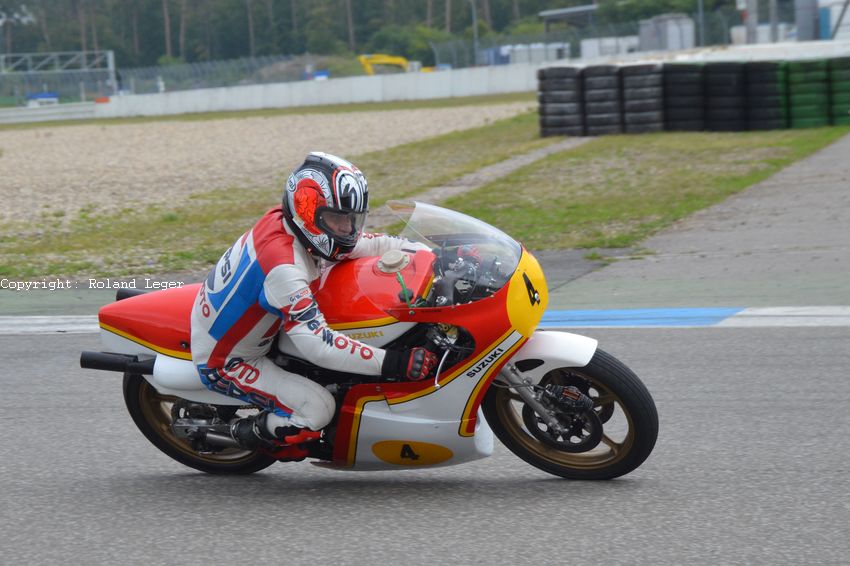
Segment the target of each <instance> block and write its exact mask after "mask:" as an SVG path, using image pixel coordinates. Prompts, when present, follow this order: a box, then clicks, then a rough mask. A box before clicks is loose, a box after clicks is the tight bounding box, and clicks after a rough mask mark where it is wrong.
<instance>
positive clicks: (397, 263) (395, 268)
mask: <svg viewBox="0 0 850 566" xmlns="http://www.w3.org/2000/svg"><path fill="white" fill-rule="evenodd" d="M409 263H410V256H409V255H408V254H406V253H404V252H403V251H401V250H388V251H386V252H384V255H382V256H381V259H379V260H378V269H379V270H381V271H383V272H384V273H398V272H399V271H401V270H402V269H404V268H405V267H407V265H408V264H409Z"/></svg>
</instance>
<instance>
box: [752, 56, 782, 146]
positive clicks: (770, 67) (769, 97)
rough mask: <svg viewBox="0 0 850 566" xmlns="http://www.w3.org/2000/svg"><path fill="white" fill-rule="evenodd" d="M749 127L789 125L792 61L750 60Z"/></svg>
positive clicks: (763, 127)
mask: <svg viewBox="0 0 850 566" xmlns="http://www.w3.org/2000/svg"><path fill="white" fill-rule="evenodd" d="M746 84H747V129H748V130H782V129H785V128H787V127H788V125H789V123H788V65H787V64H786V63H785V62H783V61H752V62H750V63H747V78H746Z"/></svg>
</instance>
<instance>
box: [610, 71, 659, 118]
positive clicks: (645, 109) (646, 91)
mask: <svg viewBox="0 0 850 566" xmlns="http://www.w3.org/2000/svg"><path fill="white" fill-rule="evenodd" d="M663 68H664V67H663V65H661V64H659V63H652V64H647V65H629V66H625V67H621V69H620V74H621V76H622V83H623V131H625V132H626V133H629V134H642V133H647V132H661V131H663V130H664V75H663Z"/></svg>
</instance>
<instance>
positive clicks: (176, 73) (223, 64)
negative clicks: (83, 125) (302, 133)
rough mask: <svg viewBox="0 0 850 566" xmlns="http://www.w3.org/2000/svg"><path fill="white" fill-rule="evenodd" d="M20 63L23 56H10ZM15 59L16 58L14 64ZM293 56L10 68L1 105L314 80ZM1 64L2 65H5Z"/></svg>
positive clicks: (0, 87) (2, 80) (1, 80)
mask: <svg viewBox="0 0 850 566" xmlns="http://www.w3.org/2000/svg"><path fill="white" fill-rule="evenodd" d="M7 57H8V59H9V60H10V61H11V60H15V61H18V60H20V58H21V56H20V55H14V56H7ZM13 58H15V59H13ZM292 59H293V58H292V57H290V56H270V57H253V58H244V59H234V60H230V61H213V62H206V63H192V64H177V65H167V66H160V67H142V68H133V69H120V68H119V69H116V70H115V71H114V72H112V71H110V70H109V68H108V67H106V66H105V65H104V66H103V67H97V66H95V65H89V66H88V67H86V68H76V69H75V68H56V67H51V66H46V67H45V66H42V67H39V66H37V65H36V66H32V65H30V66H29V67H28V68H25V67H23V66H22V65H21V64H18V65H17V66H15V67H14V68H12V65H11V64H9V65H7V66H6V68H5V69H0V106H16V105H23V104H26V103H27V101H28V100H32V99H35V98H38V97H39V96H40V95H43V94H45V93H49V94H50V95H55V98H57V99H58V100H59V101H60V102H85V101H91V100H95V99H97V98H98V97H101V96H112V95H115V94H118V93H122V92H123V93H132V94H147V93H154V92H166V91H177V90H191V89H198V88H213V87H224V86H236V85H242V84H259V83H274V82H289V81H297V80H304V79H305V78H310V77H308V76H305V65H304V64H303V63H300V64H290V62H291V60H292ZM0 63H2V61H0Z"/></svg>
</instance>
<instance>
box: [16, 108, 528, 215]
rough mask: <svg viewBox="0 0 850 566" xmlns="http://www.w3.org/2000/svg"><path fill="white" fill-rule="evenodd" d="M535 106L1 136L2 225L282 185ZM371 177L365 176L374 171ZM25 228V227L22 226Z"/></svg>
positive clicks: (90, 127)
mask: <svg viewBox="0 0 850 566" xmlns="http://www.w3.org/2000/svg"><path fill="white" fill-rule="evenodd" d="M530 108H531V104H530V103H512V104H497V105H488V106H478V107H475V106H463V107H454V108H452V107H449V108H438V109H430V108H422V109H414V110H388V111H374V112H352V113H349V114H309V115H303V116H297V115H285V116H273V117H251V118H235V119H221V120H215V119H213V120H199V121H164V122H147V123H136V124H118V125H98V124H96V123H88V124H85V125H80V126H61V127H50V126H45V127H43V128H36V129H20V130H16V129H10V130H0V171H2V175H0V199H2V202H3V206H2V207H0V225H2V224H7V223H14V224H18V225H20V224H22V223H26V224H28V225H29V227H30V228H32V227H33V225H37V224H40V223H42V222H44V221H45V220H48V221H50V222H51V224H53V225H54V226H55V225H56V224H63V223H65V222H67V220H68V219H70V218H75V217H76V216H77V215H78V214H79V212H80V211H81V210H87V211H92V212H96V213H105V212H112V211H117V210H121V209H123V208H126V207H128V206H137V205H139V204H152V203H165V202H180V201H183V200H184V199H185V198H186V197H187V196H189V195H191V194H193V193H201V192H205V191H208V190H211V189H220V188H226V187H231V186H263V185H270V184H272V183H276V182H282V180H283V179H285V176H286V175H288V174H289V172H290V171H291V170H292V169H293V168H295V167H297V166H298V164H299V163H300V162H301V160H302V159H303V157H304V155H305V154H306V153H307V152H308V151H314V150H320V151H327V152H330V153H335V154H338V155H341V156H351V155H355V154H362V153H366V152H370V151H376V150H380V149H383V148H389V147H393V146H396V145H400V144H404V143H408V142H413V141H417V140H421V139H425V138H429V137H433V136H437V135H440V134H445V133H448V132H451V131H456V130H464V129H469V128H474V127H477V126H482V125H485V124H487V123H490V122H493V121H495V120H500V119H503V118H508V117H511V116H514V115H517V114H520V113H522V112H525V111H527V110H529V109H530ZM367 173H368V172H367ZM19 223H20V224H19Z"/></svg>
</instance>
